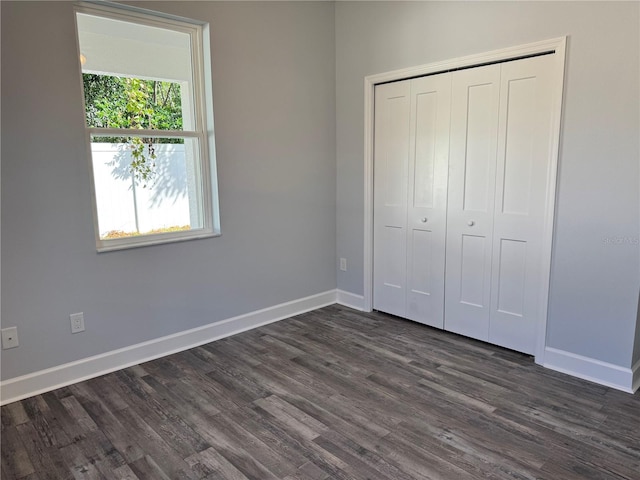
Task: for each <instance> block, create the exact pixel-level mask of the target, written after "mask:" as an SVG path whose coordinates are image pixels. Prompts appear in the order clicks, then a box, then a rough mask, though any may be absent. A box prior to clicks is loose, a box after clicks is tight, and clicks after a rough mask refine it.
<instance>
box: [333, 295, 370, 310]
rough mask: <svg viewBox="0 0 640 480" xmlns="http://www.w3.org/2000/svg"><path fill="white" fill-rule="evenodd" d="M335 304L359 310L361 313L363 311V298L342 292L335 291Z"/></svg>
mask: <svg viewBox="0 0 640 480" xmlns="http://www.w3.org/2000/svg"><path fill="white" fill-rule="evenodd" d="M336 303H339V304H340V305H344V306H345V307H350V308H354V309H356V310H360V311H361V312H362V311H364V297H363V296H362V295H356V294H355V293H351V292H345V291H344V290H336Z"/></svg>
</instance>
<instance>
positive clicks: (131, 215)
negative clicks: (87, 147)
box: [91, 136, 203, 240]
mask: <svg viewBox="0 0 640 480" xmlns="http://www.w3.org/2000/svg"><path fill="white" fill-rule="evenodd" d="M91 152H92V159H93V174H94V183H95V190H96V205H97V210H98V227H99V232H100V239H102V240H105V239H112V238H123V237H132V236H138V235H147V234H149V235H152V234H159V233H167V232H175V231H186V230H193V229H200V228H203V214H202V194H201V191H202V186H201V185H200V182H199V181H198V179H199V178H201V175H200V172H199V168H198V165H199V163H198V161H197V155H198V140H197V139H196V138H185V139H182V138H180V139H176V138H154V139H144V138H140V137H129V138H113V137H98V136H94V137H92V139H91Z"/></svg>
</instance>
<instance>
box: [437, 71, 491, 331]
mask: <svg viewBox="0 0 640 480" xmlns="http://www.w3.org/2000/svg"><path fill="white" fill-rule="evenodd" d="M499 92H500V65H490V66H485V67H478V68H473V69H469V70H462V71H458V72H455V73H454V75H453V78H452V102H451V135H450V138H451V141H450V158H449V185H448V186H449V191H448V209H447V216H448V218H447V237H446V275H445V279H446V296H445V312H446V313H445V315H446V316H445V325H444V326H445V329H447V330H450V331H453V332H456V333H460V334H463V335H466V336H469V337H473V338H477V339H480V340H485V341H486V340H488V339H489V321H490V300H491V255H492V248H493V237H492V235H493V213H494V205H495V177H496V148H497V136H498V113H499V101H500V95H499Z"/></svg>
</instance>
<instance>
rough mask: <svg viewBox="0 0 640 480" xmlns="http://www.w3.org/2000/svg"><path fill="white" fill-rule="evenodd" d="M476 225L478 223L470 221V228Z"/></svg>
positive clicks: (468, 223)
mask: <svg viewBox="0 0 640 480" xmlns="http://www.w3.org/2000/svg"><path fill="white" fill-rule="evenodd" d="M475 224H476V222H474V221H473V220H469V221H468V222H467V225H469V226H470V227H473V226H474V225H475Z"/></svg>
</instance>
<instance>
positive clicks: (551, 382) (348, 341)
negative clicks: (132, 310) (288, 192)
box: [1, 306, 640, 480]
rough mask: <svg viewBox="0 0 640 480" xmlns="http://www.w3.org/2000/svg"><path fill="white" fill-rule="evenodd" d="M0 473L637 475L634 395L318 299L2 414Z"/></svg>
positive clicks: (639, 427)
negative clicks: (291, 313) (311, 305)
mask: <svg viewBox="0 0 640 480" xmlns="http://www.w3.org/2000/svg"><path fill="white" fill-rule="evenodd" d="M1 433H2V479H3V480H4V479H22V478H24V479H30V480H31V479H48V478H51V479H66V478H69V479H71V478H76V479H80V478H83V479H84V478H86V479H98V478H100V479H102V478H107V479H136V478H137V479H154V480H159V479H182V478H189V479H247V478H248V479H258V480H268V479H287V480H293V479H309V480H311V479H314V480H321V479H375V480H378V479H380V480H385V479H389V480H396V479H398V480H402V479H446V480H458V479H461V480H462V479H477V478H495V479H507V478H508V479H541V478H545V479H552V480H561V479H609V478H611V479H613V478H624V479H634V480H638V479H640V395H637V394H636V395H629V394H625V393H622V392H618V391H614V390H611V389H608V388H605V387H601V386H597V385H594V384H591V383H588V382H583V381H581V380H578V379H575V378H572V377H568V376H565V375H562V374H559V373H555V372H552V371H549V370H545V369H543V368H541V367H539V366H536V365H535V364H534V363H533V360H532V359H531V358H530V357H526V356H523V355H520V354H517V353H514V352H511V351H508V350H503V349H500V348H497V347H492V346H489V345H485V344H481V343H479V342H475V341H472V340H469V339H465V338H462V337H458V336H456V335H452V334H448V333H444V332H441V331H438V330H434V329H430V328H427V327H424V326H421V325H418V324H415V323H411V322H408V321H404V320H400V319H397V318H394V317H391V316H388V315H384V314H379V313H374V314H364V313H359V312H355V311H353V310H350V309H347V308H343V307H340V306H331V307H327V308H324V309H321V310H317V311H315V312H311V313H307V314H304V315H300V316H297V317H295V318H291V319H288V320H284V321H282V322H278V323H275V324H272V325H269V326H266V327H262V328H259V329H256V330H252V331H250V332H246V333H242V334H240V335H236V336H234V337H231V338H227V339H224V340H220V341H218V342H215V343H211V344H208V345H205V346H203V347H199V348H195V349H192V350H189V351H186V352H182V353H179V354H175V355H171V356H169V357H165V358H163V359H160V360H155V361H152V362H148V363H145V364H143V365H140V366H136V367H132V368H128V369H126V370H122V371H119V372H116V373H112V374H109V375H105V376H103V377H100V378H97V379H94V380H89V381H86V382H82V383H80V384H77V385H73V386H70V387H67V388H63V389H60V390H57V391H54V392H50V393H46V394H43V395H39V396H37V397H34V398H30V399H27V400H23V401H21V402H16V403H13V404H10V405H7V406H5V407H3V408H2V432H1Z"/></svg>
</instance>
